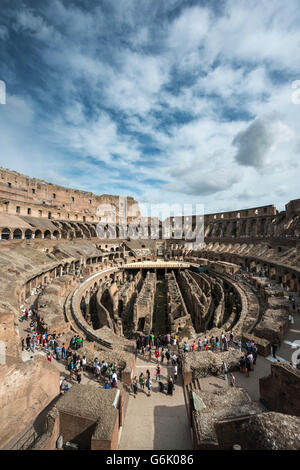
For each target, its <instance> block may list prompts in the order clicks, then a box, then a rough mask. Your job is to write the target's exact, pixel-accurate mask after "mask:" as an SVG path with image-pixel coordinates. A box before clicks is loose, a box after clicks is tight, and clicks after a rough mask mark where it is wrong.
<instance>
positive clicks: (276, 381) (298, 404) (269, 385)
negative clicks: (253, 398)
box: [259, 363, 300, 416]
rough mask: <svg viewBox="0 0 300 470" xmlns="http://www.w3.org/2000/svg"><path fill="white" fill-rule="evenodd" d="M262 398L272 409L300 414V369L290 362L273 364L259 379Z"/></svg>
mask: <svg viewBox="0 0 300 470" xmlns="http://www.w3.org/2000/svg"><path fill="white" fill-rule="evenodd" d="M259 390H260V399H261V401H262V403H263V404H264V405H265V406H266V407H267V408H268V409H269V410H272V411H278V412H280V413H287V414H290V415H296V416H300V371H299V370H298V369H294V367H293V366H291V365H289V364H282V363H274V364H271V374H270V375H269V376H268V377H262V378H261V379H260V380H259Z"/></svg>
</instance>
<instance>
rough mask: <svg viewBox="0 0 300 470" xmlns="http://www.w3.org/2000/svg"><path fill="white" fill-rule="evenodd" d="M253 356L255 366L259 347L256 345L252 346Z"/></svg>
mask: <svg viewBox="0 0 300 470" xmlns="http://www.w3.org/2000/svg"><path fill="white" fill-rule="evenodd" d="M252 354H253V364H254V365H255V364H256V359H257V347H256V345H255V344H254V345H253V346H252Z"/></svg>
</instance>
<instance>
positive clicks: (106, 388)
mask: <svg viewBox="0 0 300 470" xmlns="http://www.w3.org/2000/svg"><path fill="white" fill-rule="evenodd" d="M104 388H105V390H109V389H110V386H109V383H108V381H107V380H106V381H105V385H104Z"/></svg>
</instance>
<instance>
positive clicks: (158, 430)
mask: <svg viewBox="0 0 300 470" xmlns="http://www.w3.org/2000/svg"><path fill="white" fill-rule="evenodd" d="M126 203H127V205H128V207H129V209H130V208H131V209H132V217H129V218H128V219H127V222H126V223H127V224H128V225H130V221H131V220H133V219H134V217H139V216H140V213H139V206H138V202H137V201H135V200H134V199H133V198H130V197H128V198H127V200H126ZM101 204H103V205H105V204H107V205H108V206H110V207H111V206H113V207H115V209H116V214H117V229H119V227H118V224H119V216H120V214H119V213H118V208H119V197H118V196H111V195H101V196H97V195H95V194H92V193H87V192H83V191H79V190H72V189H68V188H64V187H61V186H57V185H54V184H50V183H46V182H44V181H41V180H38V179H32V178H29V177H27V176H24V175H21V174H18V173H16V172H14V171H9V170H5V169H1V171H0V233H1V237H0V238H1V243H0V259H1V263H0V273H1V287H0V289H1V310H0V315H1V321H0V340H1V343H0V344H1V348H2V349H1V365H0V375H1V382H0V383H1V385H0V409H1V413H0V448H1V449H10V450H13V449H15V450H25V449H39V450H52V449H57V448H60V449H62V448H64V449H67V448H74V449H91V450H108V449H110V450H116V449H120V450H121V449H124V450H125V449H143V448H150V449H168V448H170V442H169V441H166V439H167V436H168V435H169V432H168V430H170V429H172V428H174V433H173V434H172V432H173V431H171V437H172V443H173V447H172V448H173V449H203V450H205V449H206V450H208V449H209V450H211V449H213V450H214V449H233V448H240V449H246V450H278V449H285V450H286V449H300V432H299V431H300V393H299V392H300V370H299V362H300V361H299V355H297V354H298V352H297V351H300V350H299V349H297V347H298V348H299V347H300V342H299V339H300V336H299V333H300V314H299V312H300V238H299V237H300V199H297V200H293V201H290V202H288V203H287V204H286V206H285V210H284V211H282V212H278V211H277V210H276V208H275V207H274V206H273V205H269V206H264V207H254V208H248V209H241V210H239V211H232V212H225V213H217V214H206V215H205V216H204V243H203V244H202V245H201V246H197V245H196V244H195V243H193V239H189V240H186V239H185V238H184V233H182V237H178V238H176V239H175V238H174V237H172V236H171V237H170V238H169V239H163V238H157V239H154V240H153V239H151V238H150V236H148V237H147V236H146V235H145V232H143V233H144V234H143V233H142V232H141V233H140V236H138V237H137V236H133V235H134V234H131V233H130V231H129V232H128V236H126V237H123V238H120V236H116V237H115V238H111V236H109V230H108V224H106V221H107V219H106V218H105V217H106V215H107V214H102V216H103V218H101V216H99V213H97V211H98V207H99V205H101ZM194 221H195V216H192V226H194ZM150 222H151V221H149V220H148V223H149V225H148V227H147V232H148V235H149V234H150V231H151V227H150ZM176 222H177V220H176V217H174V218H172V219H171V220H170V223H171V232H172V234H173V231H174V227H175V224H176ZM98 224H100V225H101V224H102V226H103V230H104V233H106V235H107V236H105V237H103V238H99V237H98V236H97V225H98ZM162 225H163V221H160V222H159V232H160V233H161V228H162ZM136 230H137V232H138V231H139V227H137V229H136ZM105 231H106V232H105ZM117 232H118V233H119V234H120V233H121V231H120V230H117ZM172 234H171V235H172ZM131 235H132V236H131ZM135 235H136V234H135ZM28 312H29V313H28ZM30 314H31V316H30ZM152 334H153V335H154V339H153V338H151V336H150V335H152ZM224 335H225V336H226V338H227V340H229V341H227V342H226V341H225V342H223V339H222V340H221V338H224ZM74 338H77V339H82V340H83V341H82V343H81V344H80V341H79V342H77V339H76V343H75V344H76V346H75V347H74V342H73V339H74ZM216 338H218V339H219V341H218V342H217V341H216ZM149 342H150V345H152V347H151V348H150V350H149V348H148V347H147V346H148V343H149ZM251 342H252V345H253V343H255V345H256V348H257V359H256V360H255V359H254V363H255V364H251V371H250V376H249V371H248V375H247V371H246V374H245V366H242V365H241V362H240V361H241V358H242V357H243V356H244V355H245V354H246V355H247V351H248V349H249V344H250V343H251ZM206 343H208V344H206ZM217 343H219V344H217ZM78 345H79V346H78ZM297 345H298V346H297ZM77 346H78V349H76V348H77ZM62 347H64V348H65V351H66V353H64V352H63V351H64V350H63V349H62ZM162 348H164V352H165V353H166V352H168V350H169V349H170V352H171V355H175V356H176V363H177V364H178V377H177V372H175V368H174V364H172V362H171V359H170V361H169V360H168V358H167V356H168V354H166V355H165V357H164V358H163V360H162ZM247 348H248V349H247ZM187 349H188V350H187ZM155 350H158V352H159V360H158V359H157V357H156V355H155ZM68 352H69V354H68ZM248 353H249V351H248ZM65 354H66V357H65ZM76 354H77V356H78V354H79V355H80V358H81V360H82V358H85V361H86V362H84V363H83V362H82V361H81V363H80V362H79V365H78V368H79V372H78V371H76V372H75V371H74V368H73V370H72V369H71V367H72V366H70V363H72V364H73V362H74V363H76V364H78V357H77V358H76V357H75V359H74V355H76ZM96 359H98V360H99V362H100V364H103V363H107V364H108V365H109V366H110V364H113V367H112V368H111V373H113V371H114V372H115V373H116V374H117V381H116V387H115V386H111V383H110V379H111V375H109V376H108V375H106V376H105V371H103V370H102V371H101V374H100V375H99V374H98V375H97V368H96V367H95V361H96ZM158 361H160V367H161V374H162V375H161V377H160V378H159V381H160V382H161V383H165V385H166V386H167V387H168V385H169V381H170V380H169V377H173V380H174V381H175V382H176V383H175V388H174V391H173V392H172V394H171V393H169V394H168V393H164V392H163V391H160V388H159V384H158V383H157V381H156V380H155V371H156V367H157V362H158ZM224 363H225V364H226V366H227V371H226V370H225V369H224ZM76 364H75V365H76ZM73 366H74V364H73ZM176 367H177V366H176ZM146 369H148V370H150V372H151V378H152V385H153V389H152V392H153V393H152V395H151V397H150V398H147V397H146V391H145V390H144V389H143V388H140V386H138V391H137V395H136V396H135V394H134V393H133V388H132V384H133V379H134V377H137V380H139V376H140V374H141V372H143V373H144V374H145V375H146ZM227 373H228V377H227ZM233 380H234V382H232V381H233ZM105 383H108V384H110V388H109V389H106V388H105ZM168 390H169V389H168ZM141 410H145V411H144V412H145V413H148V415H147V416H148V418H149V423H150V424H149V426H150V428H149V430H148V434H147V435H143V432H144V430H143V429H142V427H140V428H139V426H138V423H137V421H138V420H139V414H140V413H141ZM142 416H143V415H142ZM163 418H165V420H164V419H163ZM165 423H166V424H165ZM172 423H174V426H173V425H172ZM175 423H176V425H175Z"/></svg>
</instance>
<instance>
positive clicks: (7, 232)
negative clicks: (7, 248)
mask: <svg viewBox="0 0 300 470" xmlns="http://www.w3.org/2000/svg"><path fill="white" fill-rule="evenodd" d="M10 236H11V233H10V230H9V228H4V229H2V232H1V239H2V240H9V239H10Z"/></svg>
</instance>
